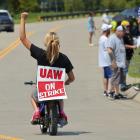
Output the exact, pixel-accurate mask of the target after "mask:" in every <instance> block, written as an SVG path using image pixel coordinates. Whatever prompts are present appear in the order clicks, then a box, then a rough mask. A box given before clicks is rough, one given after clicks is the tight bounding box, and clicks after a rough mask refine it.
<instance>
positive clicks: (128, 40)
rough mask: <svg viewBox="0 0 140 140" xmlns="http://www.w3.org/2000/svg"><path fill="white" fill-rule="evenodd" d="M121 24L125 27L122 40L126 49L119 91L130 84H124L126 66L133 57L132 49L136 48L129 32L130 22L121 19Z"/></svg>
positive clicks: (125, 88) (126, 71) (127, 66)
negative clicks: (124, 65)
mask: <svg viewBox="0 0 140 140" xmlns="http://www.w3.org/2000/svg"><path fill="white" fill-rule="evenodd" d="M121 25H122V26H123V27H124V28H125V35H124V37H123V41H124V44H125V49H126V67H125V68H124V69H123V72H124V78H123V79H122V81H121V82H122V83H120V84H121V91H125V90H127V89H128V88H129V87H130V86H129V85H127V84H126V75H127V73H128V68H129V64H130V60H131V59H132V57H133V54H134V49H135V48H137V46H136V45H134V40H133V36H132V35H131V34H130V23H129V21H127V20H123V21H122V22H121Z"/></svg>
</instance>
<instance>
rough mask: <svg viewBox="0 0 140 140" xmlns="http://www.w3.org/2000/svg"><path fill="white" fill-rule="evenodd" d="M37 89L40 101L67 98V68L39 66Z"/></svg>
mask: <svg viewBox="0 0 140 140" xmlns="http://www.w3.org/2000/svg"><path fill="white" fill-rule="evenodd" d="M37 89H38V99H39V101H46V100H55V99H67V95H66V92H65V69H64V68H56V67H48V66H38V72H37Z"/></svg>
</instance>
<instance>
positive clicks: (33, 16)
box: [13, 12, 64, 24]
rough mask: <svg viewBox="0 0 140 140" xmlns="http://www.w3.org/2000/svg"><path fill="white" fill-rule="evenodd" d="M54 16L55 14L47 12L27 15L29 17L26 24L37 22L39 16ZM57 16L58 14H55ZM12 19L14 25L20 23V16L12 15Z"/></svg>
mask: <svg viewBox="0 0 140 140" xmlns="http://www.w3.org/2000/svg"><path fill="white" fill-rule="evenodd" d="M63 13H64V12H63ZM55 14H56V13H55V12H49V13H47V12H39V13H29V17H28V19H27V22H28V23H32V22H38V21H39V17H40V16H47V15H48V16H49V15H55ZM57 14H60V13H57ZM13 18H14V22H15V24H19V22H20V14H16V15H14V16H13Z"/></svg>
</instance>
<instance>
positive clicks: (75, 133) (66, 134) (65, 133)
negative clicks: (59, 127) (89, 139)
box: [57, 131, 92, 136]
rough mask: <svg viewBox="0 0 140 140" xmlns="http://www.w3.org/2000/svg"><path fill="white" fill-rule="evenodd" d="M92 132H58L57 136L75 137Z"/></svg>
mask: <svg viewBox="0 0 140 140" xmlns="http://www.w3.org/2000/svg"><path fill="white" fill-rule="evenodd" d="M89 133H92V132H85V131H65V132H58V135H57V136H77V135H81V134H89Z"/></svg>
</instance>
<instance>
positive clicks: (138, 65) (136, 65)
mask: <svg viewBox="0 0 140 140" xmlns="http://www.w3.org/2000/svg"><path fill="white" fill-rule="evenodd" d="M129 76H131V77H134V78H140V48H139V49H136V50H135V53H134V56H133V58H132V60H131V63H130V67H129Z"/></svg>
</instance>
